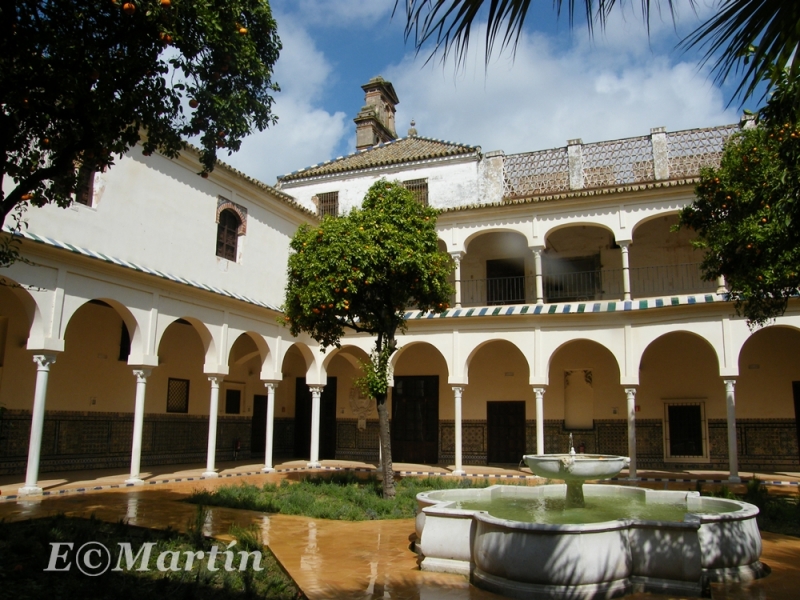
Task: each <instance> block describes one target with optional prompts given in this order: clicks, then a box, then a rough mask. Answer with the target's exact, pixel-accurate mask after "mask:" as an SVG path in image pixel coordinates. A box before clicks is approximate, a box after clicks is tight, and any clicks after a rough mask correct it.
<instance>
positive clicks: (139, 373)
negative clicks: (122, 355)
mask: <svg viewBox="0 0 800 600" xmlns="http://www.w3.org/2000/svg"><path fill="white" fill-rule="evenodd" d="M133 374H134V376H135V377H136V400H135V401H134V404H133V443H132V446H131V476H130V477H129V478H128V479H126V480H125V483H131V484H134V485H141V484H142V483H144V482H143V481H142V479H141V477H139V475H140V473H139V471H140V468H141V463H142V430H143V429H144V396H145V390H146V389H147V378H148V377H149V376H150V369H134V370H133Z"/></svg>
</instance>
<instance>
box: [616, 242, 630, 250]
mask: <svg viewBox="0 0 800 600" xmlns="http://www.w3.org/2000/svg"><path fill="white" fill-rule="evenodd" d="M614 241H615V242H616V243H617V246H619V247H620V248H624V249H625V250H627V249H628V246H630V245H631V244H633V240H614Z"/></svg>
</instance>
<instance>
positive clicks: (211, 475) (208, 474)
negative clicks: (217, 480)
mask: <svg viewBox="0 0 800 600" xmlns="http://www.w3.org/2000/svg"><path fill="white" fill-rule="evenodd" d="M203 477H207V478H208V479H213V478H214V477H219V473H217V472H216V471H206V472H205V473H203Z"/></svg>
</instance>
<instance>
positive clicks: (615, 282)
mask: <svg viewBox="0 0 800 600" xmlns="http://www.w3.org/2000/svg"><path fill="white" fill-rule="evenodd" d="M546 244H547V247H546V248H545V250H544V252H543V254H542V272H543V282H542V283H543V287H544V290H543V291H544V298H545V302H572V301H580V300H584V301H586V300H603V299H619V298H621V297H622V259H621V257H620V249H619V246H617V245H616V244H615V243H614V235H613V234H612V233H611V232H610V231H609V230H608V229H605V228H603V227H599V226H596V225H571V226H568V227H563V228H561V229H557V230H555V231H553V232H551V233H550V234H549V235H548V236H547V241H546Z"/></svg>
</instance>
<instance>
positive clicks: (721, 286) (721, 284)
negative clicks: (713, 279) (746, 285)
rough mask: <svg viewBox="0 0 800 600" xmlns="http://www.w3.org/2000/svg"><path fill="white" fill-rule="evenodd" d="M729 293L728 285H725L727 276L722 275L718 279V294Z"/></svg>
mask: <svg viewBox="0 0 800 600" xmlns="http://www.w3.org/2000/svg"><path fill="white" fill-rule="evenodd" d="M727 292H728V284H727V283H725V276H724V275H720V276H719V277H717V293H718V294H726V293H727Z"/></svg>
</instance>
